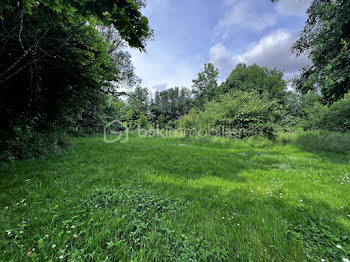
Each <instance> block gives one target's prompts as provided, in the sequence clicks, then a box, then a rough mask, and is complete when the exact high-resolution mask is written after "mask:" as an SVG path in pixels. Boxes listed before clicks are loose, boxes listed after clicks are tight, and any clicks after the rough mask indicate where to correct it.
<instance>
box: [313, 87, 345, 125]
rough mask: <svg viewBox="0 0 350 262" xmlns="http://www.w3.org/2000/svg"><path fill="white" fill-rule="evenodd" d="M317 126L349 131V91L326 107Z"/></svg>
mask: <svg viewBox="0 0 350 262" xmlns="http://www.w3.org/2000/svg"><path fill="white" fill-rule="evenodd" d="M319 127H320V128H323V129H326V130H329V131H337V132H350V93H348V94H346V95H345V96H344V98H343V99H340V100H339V101H337V102H335V103H333V104H332V105H331V106H330V107H329V108H328V110H327V111H326V112H325V113H324V115H323V117H322V119H321V121H320V122H319Z"/></svg>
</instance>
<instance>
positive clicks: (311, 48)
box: [272, 0, 350, 104]
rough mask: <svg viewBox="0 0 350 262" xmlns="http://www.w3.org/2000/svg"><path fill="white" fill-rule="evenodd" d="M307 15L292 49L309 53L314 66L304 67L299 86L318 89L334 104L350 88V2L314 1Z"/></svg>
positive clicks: (299, 88)
mask: <svg viewBox="0 0 350 262" xmlns="http://www.w3.org/2000/svg"><path fill="white" fill-rule="evenodd" d="M272 2H275V0H273V1H272ZM307 14H308V19H307V21H306V24H305V27H304V29H303V31H302V32H301V34H300V36H299V39H298V40H297V41H296V43H295V44H294V45H293V47H292V51H293V52H294V53H295V54H296V55H302V54H307V55H308V57H309V58H310V59H311V61H312V65H311V66H308V67H305V68H303V69H302V70H301V75H300V77H299V78H297V79H296V81H295V83H296V87H297V89H298V90H300V91H301V92H303V93H307V92H308V91H310V90H316V89H318V90H319V91H321V93H322V96H323V99H324V102H326V103H327V104H331V103H333V102H334V101H337V100H339V99H340V98H342V97H343V96H344V95H345V94H346V93H348V92H349V91H350V16H349V14H350V1H348V0H313V1H312V3H311V6H310V7H309V9H308V10H307Z"/></svg>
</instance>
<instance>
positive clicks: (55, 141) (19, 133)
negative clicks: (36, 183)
mask: <svg viewBox="0 0 350 262" xmlns="http://www.w3.org/2000/svg"><path fill="white" fill-rule="evenodd" d="M66 148H68V137H67V136H66V135H65V134H63V133H59V132H53V131H45V132H38V131H36V130H35V129H34V128H33V127H31V126H29V125H23V126H18V125H17V126H14V127H13V128H12V132H10V136H9V137H7V139H6V140H5V141H2V142H1V150H0V162H7V161H12V160H16V159H22V158H31V157H38V156H40V155H48V154H52V153H58V152H60V151H62V150H63V149H66Z"/></svg>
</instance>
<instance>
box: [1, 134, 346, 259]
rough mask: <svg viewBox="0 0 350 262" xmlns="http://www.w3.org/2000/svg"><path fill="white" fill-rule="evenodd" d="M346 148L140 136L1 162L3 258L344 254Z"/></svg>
mask: <svg viewBox="0 0 350 262" xmlns="http://www.w3.org/2000/svg"><path fill="white" fill-rule="evenodd" d="M349 157H350V156H349V155H347V154H337V153H330V152H321V151H320V152H310V151H306V150H304V149H300V148H299V147H296V146H293V145H291V144H288V143H287V144H286V145H283V144H281V143H279V144H274V143H272V142H266V141H258V140H257V141H255V142H254V141H253V140H250V141H246V142H245V141H237V142H235V141H232V142H229V141H227V140H220V139H216V140H215V139H213V140H200V139H191V140H190V139H186V138H175V137H174V138H140V137H136V136H133V137H132V138H130V139H129V141H128V142H127V143H119V142H117V143H112V144H106V143H104V142H103V138H102V137H89V138H74V139H72V146H71V149H70V150H68V151H66V152H64V153H61V154H58V155H52V156H46V157H41V158H40V159H36V160H22V161H18V162H14V163H12V164H6V165H5V164H4V165H2V166H1V169H0V172H1V173H0V221H1V224H0V261H131V260H132V261H323V260H322V259H324V260H325V261H343V260H344V261H347V260H346V258H348V259H350V239H349V237H350V206H349V204H350V194H349V192H350V183H349V179H350V178H349V176H350V162H349Z"/></svg>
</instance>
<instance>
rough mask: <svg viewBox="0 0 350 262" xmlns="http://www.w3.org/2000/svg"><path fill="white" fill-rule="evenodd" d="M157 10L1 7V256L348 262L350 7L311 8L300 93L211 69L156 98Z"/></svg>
mask: <svg viewBox="0 0 350 262" xmlns="http://www.w3.org/2000/svg"><path fill="white" fill-rule="evenodd" d="M271 1H272V2H275V1H274V0H271ZM144 6H145V2H144V1H143V0H102V1H95V0H71V1H65V0H19V1H12V0H3V1H1V3H0V23H1V25H0V39H1V42H0V118H1V119H0V120H1V122H0V181H1V183H0V221H1V223H0V260H1V261H27V260H28V261H344V262H348V261H349V259H350V238H349V236H350V209H349V206H348V205H349V203H350V198H349V197H350V195H349V194H348V192H349V190H350V188H349V185H350V184H349V183H350V178H349V174H350V168H349V163H350V93H349V91H350V84H349V83H350V63H349V61H350V47H349V43H350V42H349V41H350V39H349V36H350V31H349V30H350V16H349V13H350V2H349V1H348V0H332V1H331V0H313V1H312V3H311V6H310V8H309V9H308V11H307V14H308V20H307V21H306V25H305V28H304V30H303V31H302V32H301V34H300V37H299V39H298V40H297V41H296V42H295V44H294V45H293V46H292V51H293V52H295V53H296V54H297V55H301V54H307V55H308V56H309V58H310V60H311V61H312V64H311V65H310V66H309V67H306V68H303V69H301V72H300V75H299V76H297V77H296V78H295V79H293V81H286V80H285V76H284V72H283V71H281V70H279V69H278V68H277V69H276V68H275V69H274V68H267V67H264V66H259V65H257V64H252V65H246V64H238V65H236V66H235V67H234V68H232V72H231V74H229V76H228V77H227V79H225V80H224V81H222V82H219V80H218V77H219V70H218V69H217V68H216V67H215V66H214V65H213V64H212V63H210V62H208V63H206V64H205V65H204V67H203V71H201V72H199V73H198V75H197V77H196V78H195V79H193V84H192V86H191V87H172V88H169V89H166V90H163V91H157V92H155V93H154V94H152V93H150V90H149V89H148V88H147V87H144V86H142V85H141V81H140V79H139V78H138V77H137V76H136V75H135V73H134V68H133V65H132V63H131V56H130V54H129V52H128V51H127V50H128V47H133V48H138V49H139V50H140V51H145V50H146V44H147V41H148V40H150V39H151V38H152V34H153V32H152V30H151V29H150V27H149V25H148V20H147V18H146V17H144V16H143V15H142V14H141V12H140V10H141V8H142V7H144ZM121 87H127V88H129V89H128V91H127V92H121V91H120V90H121V89H120V88H121ZM115 120H119V121H118V126H117V127H118V128H119V130H117V129H114V131H124V130H126V132H124V133H123V132H120V133H119V135H121V136H127V137H124V138H125V139H126V140H125V141H128V143H111V144H108V143H104V142H103V139H102V135H101V134H102V133H103V132H104V131H105V130H104V129H105V127H106V126H108V125H109V124H110V123H112V122H113V121H115ZM113 123H114V122H113ZM113 128H116V127H113ZM140 128H142V129H143V131H147V132H146V133H145V134H146V135H144V136H142V137H141V136H140V133H138V132H137V131H136V130H135V129H140ZM145 129H147V130H145ZM159 129H162V130H161V131H164V129H165V130H167V131H168V132H167V133H166V134H167V135H168V136H169V135H170V137H167V138H162V137H157V138H155V135H154V134H155V133H156V131H158V130H159ZM130 130H131V131H130ZM178 131H180V132H178ZM97 134H98V137H97V136H96V135H97ZM147 134H148V136H147ZM163 134H164V133H163ZM84 136H85V137H84ZM113 137H114V136H113V135H110V136H108V138H113ZM151 137H152V138H151ZM28 158H29V159H28ZM33 158H34V159H33ZM14 160H16V161H14Z"/></svg>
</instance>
